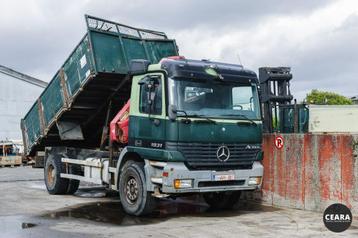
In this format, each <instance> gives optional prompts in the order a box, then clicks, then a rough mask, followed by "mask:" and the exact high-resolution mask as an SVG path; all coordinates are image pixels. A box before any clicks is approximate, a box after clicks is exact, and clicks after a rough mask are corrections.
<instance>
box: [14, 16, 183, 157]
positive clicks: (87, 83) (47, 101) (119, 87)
mask: <svg viewBox="0 0 358 238" xmlns="http://www.w3.org/2000/svg"><path fill="white" fill-rule="evenodd" d="M85 19H86V24H87V34H85V36H84V37H83V38H82V40H81V41H80V43H79V44H78V45H77V46H76V48H75V49H74V50H73V52H72V53H71V54H70V56H69V57H68V58H67V60H66V61H65V63H64V64H63V65H62V67H61V68H60V69H59V70H58V71H57V73H56V74H55V76H54V77H53V78H52V80H51V81H50V83H49V85H48V86H47V87H46V89H45V90H44V91H43V93H42V94H41V96H40V97H39V98H38V100H37V101H36V102H35V103H34V105H33V106H32V107H31V109H30V111H29V112H28V113H27V114H26V115H25V117H24V119H23V120H22V121H21V129H22V134H23V140H24V148H25V154H26V155H30V156H31V155H34V154H35V153H36V151H38V150H43V149H44V147H45V146H55V145H56V146H73V147H79V148H96V147H99V146H100V144H101V135H102V130H103V126H104V125H105V123H106V117H108V116H112V115H114V114H115V113H116V112H117V111H118V110H119V109H120V108H121V107H122V106H123V105H124V104H125V103H126V101H127V100H128V99H129V97H130V85H131V80H130V79H131V78H130V76H129V75H128V73H129V63H130V61H131V60H133V59H146V60H149V61H150V62H151V63H158V62H159V61H160V60H161V59H162V58H164V57H168V56H175V55H178V49H177V46H176V43H175V41H174V40H170V39H168V38H167V36H166V35H165V33H163V32H158V31H151V30H144V29H138V28H134V27H130V26H126V25H122V24H118V23H115V22H111V21H107V20H103V19H99V18H96V17H92V16H88V15H86V16H85ZM109 104H111V107H110V108H111V109H110V110H107V109H108V108H109ZM59 130H60V132H61V133H59ZM78 130H80V131H81V133H76V132H78ZM71 131H72V132H74V133H72V134H71ZM76 136H77V137H76Z"/></svg>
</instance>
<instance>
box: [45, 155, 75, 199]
mask: <svg viewBox="0 0 358 238" xmlns="http://www.w3.org/2000/svg"><path fill="white" fill-rule="evenodd" d="M44 170H45V171H44V176H45V184H46V188H47V191H48V192H49V193H50V194H66V193H67V189H68V184H69V180H68V179H65V178H61V177H60V173H62V172H63V171H65V167H64V165H63V164H62V162H61V160H60V159H59V158H56V157H55V156H48V158H47V159H46V164H45V168H44Z"/></svg>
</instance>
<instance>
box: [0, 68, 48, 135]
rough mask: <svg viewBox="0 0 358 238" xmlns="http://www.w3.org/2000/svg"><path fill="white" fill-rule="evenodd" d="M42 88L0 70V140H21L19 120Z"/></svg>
mask: <svg viewBox="0 0 358 238" xmlns="http://www.w3.org/2000/svg"><path fill="white" fill-rule="evenodd" d="M42 90H43V88H41V87H39V86H36V85H33V84H30V83H27V82H24V81H21V80H19V79H17V78H13V77H11V76H9V75H7V74H3V73H1V72H0V140H6V139H15V140H21V139H22V136H21V129H20V120H21V118H23V117H24V116H25V114H26V113H27V112H28V110H29V109H30V107H31V106H32V104H33V103H34V101H35V100H36V99H37V98H38V97H39V96H40V94H41V92H42Z"/></svg>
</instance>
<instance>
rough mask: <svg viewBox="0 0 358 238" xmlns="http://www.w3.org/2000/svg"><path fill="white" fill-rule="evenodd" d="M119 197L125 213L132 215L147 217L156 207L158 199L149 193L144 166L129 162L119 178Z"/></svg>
mask: <svg viewBox="0 0 358 238" xmlns="http://www.w3.org/2000/svg"><path fill="white" fill-rule="evenodd" d="M119 196H120V199H121V204H122V207H123V209H124V210H125V212H127V213H128V214H130V215H136V216H141V215H146V214H149V213H151V212H152V211H153V210H154V209H155V207H156V202H157V201H156V198H154V197H153V196H152V195H151V193H150V192H148V191H147V187H146V181H145V174H144V165H143V163H139V162H135V161H132V160H130V161H127V162H126V163H125V164H124V166H123V168H122V170H121V174H120V178H119Z"/></svg>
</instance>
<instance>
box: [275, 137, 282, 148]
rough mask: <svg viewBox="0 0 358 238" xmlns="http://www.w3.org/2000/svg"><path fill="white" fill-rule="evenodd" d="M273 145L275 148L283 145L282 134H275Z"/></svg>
mask: <svg viewBox="0 0 358 238" xmlns="http://www.w3.org/2000/svg"><path fill="white" fill-rule="evenodd" d="M275 146H276V148H277V149H282V147H283V137H282V136H276V138H275Z"/></svg>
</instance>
